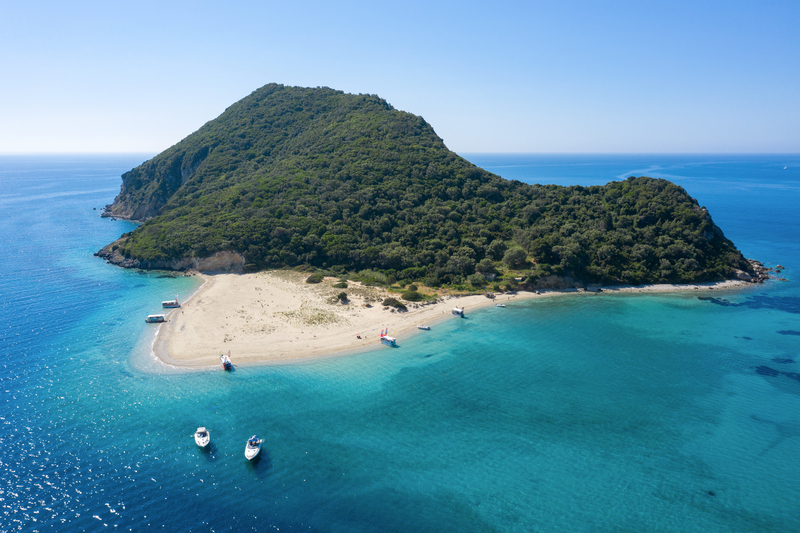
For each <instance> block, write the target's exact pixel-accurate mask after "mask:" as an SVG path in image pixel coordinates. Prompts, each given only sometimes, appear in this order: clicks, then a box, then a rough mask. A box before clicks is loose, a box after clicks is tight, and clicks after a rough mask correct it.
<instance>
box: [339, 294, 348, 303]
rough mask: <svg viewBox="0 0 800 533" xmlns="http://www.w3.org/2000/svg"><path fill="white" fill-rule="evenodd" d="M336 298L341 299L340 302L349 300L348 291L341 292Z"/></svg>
mask: <svg viewBox="0 0 800 533" xmlns="http://www.w3.org/2000/svg"><path fill="white" fill-rule="evenodd" d="M336 299H337V300H339V301H340V302H346V301H347V293H346V292H340V293H339V295H338V296H336Z"/></svg>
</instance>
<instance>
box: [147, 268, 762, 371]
mask: <svg viewBox="0 0 800 533" xmlns="http://www.w3.org/2000/svg"><path fill="white" fill-rule="evenodd" d="M196 275H199V276H202V278H203V281H204V283H203V285H202V286H201V288H200V289H199V290H198V291H197V292H196V293H195V294H194V295H192V296H191V298H190V299H189V300H187V301H186V302H182V307H181V308H179V309H175V310H173V311H171V312H170V313H169V314H168V321H167V322H166V323H164V324H161V325H160V326H159V331H158V334H157V336H156V339H155V342H154V343H153V354H154V355H155V356H156V358H157V359H159V360H160V361H162V362H163V363H167V364H170V365H174V366H178V367H191V368H204V367H211V366H215V365H219V354H220V353H221V352H224V353H228V352H229V351H230V353H231V358H232V360H233V362H234V365H235V366H238V365H249V364H285V363H299V362H308V361H311V360H315V359H319V358H323V357H329V356H334V355H340V354H352V353H357V352H360V351H366V350H373V349H376V348H378V347H380V346H381V345H380V339H379V335H380V332H381V330H383V329H385V328H388V329H389V335H392V336H394V337H398V338H399V339H400V341H401V343H402V338H407V337H408V336H409V335H411V334H412V333H413V334H417V333H420V334H430V333H431V332H425V331H421V330H419V329H418V328H417V326H418V325H428V326H433V325H435V324H436V323H437V322H440V321H442V320H457V319H458V317H456V316H453V314H452V312H451V310H452V309H453V307H459V308H461V307H463V308H466V312H467V314H469V313H470V312H472V311H475V310H477V309H480V308H482V307H487V306H493V305H496V304H498V303H509V302H513V301H518V300H523V299H528V298H541V297H548V296H550V297H551V296H557V295H567V294H573V295H574V294H590V293H591V291H592V290H597V289H596V288H595V289H590V290H589V291H588V292H586V291H580V290H577V289H564V290H550V291H537V292H527V291H518V292H514V293H500V294H496V295H495V297H494V298H493V299H492V298H488V297H487V296H486V295H485V294H478V295H475V294H472V295H467V296H461V295H455V294H446V293H445V294H439V295H438V298H437V299H436V300H435V301H431V302H429V303H425V304H421V303H409V302H406V305H407V306H408V311H406V312H399V311H396V310H394V309H392V308H388V307H384V306H382V305H381V302H382V301H383V299H384V298H386V297H387V296H394V297H397V298H399V295H398V294H397V293H389V292H388V291H387V290H386V289H384V288H380V287H370V286H364V285H362V284H361V283H358V282H353V281H350V282H348V287H347V288H346V289H340V288H339V289H337V288H334V287H333V284H334V283H336V282H337V279H336V278H325V280H324V281H323V282H322V283H318V284H310V283H306V282H305V279H306V277H307V276H308V275H307V274H302V273H299V272H294V271H289V270H272V271H263V272H258V273H254V274H229V273H224V274H222V273H218V274H200V273H196ZM749 285H751V284H750V283H746V282H741V281H725V282H719V283H702V284H696V285H644V286H611V287H602V291H603V292H610V293H614V292H672V291H687V290H704V289H705V290H708V289H729V288H738V287H743V286H749ZM342 291H344V292H346V293H347V295H348V300H347V301H346V302H345V303H342V302H340V301H338V300H337V299H336V295H338V294H339V293H340V292H342ZM433 329H434V330H435V328H433ZM359 337H360V338H359ZM387 349H389V348H387Z"/></svg>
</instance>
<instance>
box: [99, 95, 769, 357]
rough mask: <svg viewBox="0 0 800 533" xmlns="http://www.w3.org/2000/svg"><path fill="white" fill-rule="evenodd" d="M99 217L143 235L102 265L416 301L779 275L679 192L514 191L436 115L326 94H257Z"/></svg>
mask: <svg viewBox="0 0 800 533" xmlns="http://www.w3.org/2000/svg"><path fill="white" fill-rule="evenodd" d="M103 216H109V217H115V218H123V219H129V220H134V221H139V222H141V223H142V224H141V225H140V226H139V227H137V228H136V229H135V230H134V231H132V232H129V233H125V234H123V235H122V236H121V237H120V238H119V239H118V240H116V241H115V242H113V243H110V244H109V245H107V246H105V247H104V248H103V249H102V250H100V251H99V252H97V254H96V255H99V256H100V257H103V258H104V259H106V260H107V261H109V262H111V263H113V264H116V265H120V266H123V267H129V268H140V269H166V270H192V271H206V272H209V271H213V272H228V273H237V274H248V275H254V274H257V273H266V272H272V271H276V270H279V269H283V270H290V271H292V272H295V273H303V274H302V277H305V276H307V275H309V274H312V275H316V276H318V278H319V279H325V278H326V277H327V278H328V279H329V280H333V281H334V282H335V283H344V284H345V285H347V283H348V281H349V282H350V283H351V284H352V283H356V284H358V286H359V287H362V286H363V287H380V288H381V289H382V290H386V291H392V290H394V291H396V292H397V294H396V296H397V297H398V298H399V301H400V302H401V305H403V306H405V303H410V302H418V303H415V304H414V305H422V304H430V303H431V302H434V301H441V300H442V298H444V295H453V294H466V293H470V292H472V293H474V294H483V293H485V292H494V293H498V294H500V293H504V294H507V293H514V292H515V291H518V290H527V291H532V292H533V291H543V290H564V289H569V290H574V289H585V288H589V289H592V288H595V289H596V288H598V287H606V288H608V287H615V286H626V287H637V286H643V285H658V286H669V287H676V286H679V285H684V286H690V287H699V286H700V284H707V283H721V282H726V281H730V280H733V281H736V282H758V281H762V280H763V279H765V278H766V277H767V274H766V272H765V271H764V269H763V267H761V266H760V264H759V263H757V262H755V261H750V260H748V259H745V258H744V256H743V255H742V253H741V252H740V251H739V250H738V249H737V248H736V247H735V245H734V244H733V243H732V242H731V241H730V240H729V239H727V238H726V237H725V235H724V233H723V232H722V230H721V229H720V228H719V227H718V226H717V225H716V224H714V222H713V220H712V218H711V215H710V214H709V212H708V210H707V209H706V208H704V207H702V206H700V205H699V203H698V202H697V201H696V200H695V199H694V198H692V197H691V196H690V195H689V194H688V193H687V192H686V191H685V190H684V189H683V188H682V187H679V186H678V185H675V184H674V183H671V182H669V181H667V180H663V179H653V178H648V177H643V176H639V177H636V176H631V177H629V178H628V179H626V180H621V181H612V182H610V183H608V184H606V185H603V186H591V187H583V186H578V185H576V186H571V187H562V186H556V185H539V184H526V183H521V182H519V181H513V180H512V181H509V180H505V179H503V178H502V177H500V176H497V175H494V174H492V173H489V172H487V171H485V170H483V169H481V168H479V167H477V166H475V165H473V164H472V163H470V162H469V161H467V160H465V159H464V158H462V157H460V156H458V155H457V154H455V153H454V152H452V151H450V150H449V149H448V148H447V147H446V146H445V144H444V141H443V140H442V139H441V138H440V137H439V136H438V135H437V134H436V133H435V131H434V129H433V128H432V127H431V125H429V124H428V123H427V122H426V121H425V120H424V119H423V118H422V117H419V116H416V115H413V114H411V113H408V112H404V111H398V110H396V109H394V108H393V107H392V106H391V105H390V104H389V103H388V102H386V101H385V100H384V99H382V98H380V97H378V96H376V95H369V94H346V93H344V92H342V91H337V90H333V89H329V88H320V87H317V88H301V87H287V86H284V85H279V84H269V85H266V86H264V87H261V88H260V89H258V90H256V91H254V92H253V93H252V94H250V95H249V96H247V97H245V98H243V99H242V100H240V101H238V102H236V103H235V104H233V105H232V106H230V107H229V108H228V109H226V110H225V111H224V112H223V113H222V114H221V115H220V116H219V117H217V118H216V119H214V120H211V121H210V122H208V123H206V124H205V125H204V126H202V127H201V128H200V129H199V130H197V131H196V132H194V133H192V134H191V135H189V136H188V137H186V138H185V139H183V140H182V141H180V142H179V143H177V144H175V145H174V146H172V147H170V148H168V149H167V150H165V151H164V152H162V153H161V154H159V155H157V156H155V157H154V158H152V159H150V160H149V161H146V162H145V163H143V164H142V165H140V166H138V167H136V168H134V169H132V170H131V171H129V172H126V173H125V174H123V176H122V188H121V190H120V193H119V195H118V196H117V197H116V199H115V200H114V202H113V203H112V204H110V205H108V206H106V208H105V210H104V212H103ZM265 275H266V274H265ZM242 279H244V278H242ZM249 283H250V282H249ZM335 283H332V284H331V286H332V287H331V288H335V287H334V286H335ZM251 284H252V283H251ZM412 284H413V285H414V286H415V289H414V290H409V289H408V287H409V286H411V285H412ZM228 290H232V289H230V288H228ZM253 290H255V289H253ZM533 293H534V294H535V292H533ZM448 297H449V296H448ZM403 302H405V303H403ZM262 303H263V302H262ZM339 303H341V302H339ZM366 303H367V302H362V304H363V305H366ZM265 305H266V304H265ZM392 309H393V310H395V311H396V308H394V307H392ZM406 309H408V308H407V307H406ZM284 311H285V312H292V311H291V309H290V308H289V307H287V308H286V309H284ZM439 311H441V310H439ZM440 314H441V313H440ZM358 324H359V326H358V328H361V329H366V328H363V327H362V326H361V325H360V324H361V323H360V322H358ZM406 326H408V325H406ZM269 327H272V326H269ZM379 329H380V328H379ZM299 331H303V330H302V329H301V330H299ZM355 333H357V332H355V331H354V332H350V333H348V335H351V334H352V335H353V336H355ZM295 337H298V338H297V339H295V340H298V341H299V340H300V339H299V337H300V335H299V334H298V335H295ZM220 342H222V339H220V340H219V342H217V344H219V343H220ZM348 342H350V341H348ZM348 346H349V344H348ZM223 347H224V346H219V348H218V349H220V350H221V349H223Z"/></svg>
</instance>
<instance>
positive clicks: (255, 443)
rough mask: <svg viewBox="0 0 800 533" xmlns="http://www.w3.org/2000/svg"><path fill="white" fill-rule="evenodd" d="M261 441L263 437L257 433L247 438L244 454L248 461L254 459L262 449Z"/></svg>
mask: <svg viewBox="0 0 800 533" xmlns="http://www.w3.org/2000/svg"><path fill="white" fill-rule="evenodd" d="M261 442H262V441H261V439H259V438H258V437H257V436H255V435H253V436H252V437H250V438H249V439H247V446H245V447H244V456H245V457H246V458H247V460H248V461H252V460H253V459H254V458H255V456H256V455H258V452H260V451H261Z"/></svg>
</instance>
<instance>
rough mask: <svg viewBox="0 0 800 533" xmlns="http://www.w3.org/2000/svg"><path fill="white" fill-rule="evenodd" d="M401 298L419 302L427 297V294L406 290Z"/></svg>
mask: <svg viewBox="0 0 800 533" xmlns="http://www.w3.org/2000/svg"><path fill="white" fill-rule="evenodd" d="M400 298H402V299H403V300H406V301H409V302H419V301H422V300H424V299H425V296H423V295H422V294H420V293H418V292H417V291H410V290H409V291H406V292H404V293H403V294H401V295H400Z"/></svg>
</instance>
